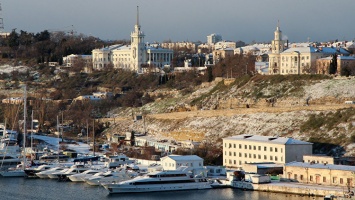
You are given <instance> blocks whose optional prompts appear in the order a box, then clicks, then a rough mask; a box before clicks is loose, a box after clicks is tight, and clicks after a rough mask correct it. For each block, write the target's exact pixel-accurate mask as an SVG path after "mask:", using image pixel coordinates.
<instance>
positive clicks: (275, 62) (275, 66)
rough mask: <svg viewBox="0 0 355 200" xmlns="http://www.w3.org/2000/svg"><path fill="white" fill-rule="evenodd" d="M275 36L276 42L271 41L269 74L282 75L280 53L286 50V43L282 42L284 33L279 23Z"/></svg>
mask: <svg viewBox="0 0 355 200" xmlns="http://www.w3.org/2000/svg"><path fill="white" fill-rule="evenodd" d="M274 36H275V37H274V40H272V41H271V53H270V54H269V74H280V67H281V55H280V53H282V52H283V51H284V50H285V41H283V40H282V31H281V30H280V25H279V23H277V27H276V30H275V32H274Z"/></svg>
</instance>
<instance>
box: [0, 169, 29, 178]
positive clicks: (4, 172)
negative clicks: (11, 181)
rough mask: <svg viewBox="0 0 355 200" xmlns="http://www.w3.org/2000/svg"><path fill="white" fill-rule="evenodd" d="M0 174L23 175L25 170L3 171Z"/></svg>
mask: <svg viewBox="0 0 355 200" xmlns="http://www.w3.org/2000/svg"><path fill="white" fill-rule="evenodd" d="M0 175H1V176H3V177H25V176H26V173H25V171H22V170H18V171H3V172H0Z"/></svg>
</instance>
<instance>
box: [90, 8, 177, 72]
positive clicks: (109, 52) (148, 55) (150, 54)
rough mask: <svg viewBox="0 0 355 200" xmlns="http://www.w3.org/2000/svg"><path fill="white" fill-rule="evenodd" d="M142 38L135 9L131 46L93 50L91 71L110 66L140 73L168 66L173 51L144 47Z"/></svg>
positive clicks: (115, 46) (114, 46)
mask: <svg viewBox="0 0 355 200" xmlns="http://www.w3.org/2000/svg"><path fill="white" fill-rule="evenodd" d="M144 37H145V35H144V32H143V31H142V30H141V26H140V24H139V16H138V7H137V23H136V25H135V26H134V31H133V32H132V33H131V45H113V46H110V47H106V48H102V49H94V50H93V51H92V59H93V69H95V70H102V69H104V68H106V67H107V66H109V65H112V66H113V67H114V68H122V69H128V70H132V71H136V72H138V73H142V72H144V70H143V68H144V67H145V66H153V67H156V68H162V67H164V66H166V65H170V63H171V61H172V59H173V50H170V49H163V48H160V47H157V46H149V45H146V44H145V43H144Z"/></svg>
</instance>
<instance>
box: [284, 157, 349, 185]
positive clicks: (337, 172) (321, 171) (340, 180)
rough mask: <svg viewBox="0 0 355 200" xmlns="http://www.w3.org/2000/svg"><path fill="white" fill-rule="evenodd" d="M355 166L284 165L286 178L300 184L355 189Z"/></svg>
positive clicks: (297, 163) (296, 163)
mask: <svg viewBox="0 0 355 200" xmlns="http://www.w3.org/2000/svg"><path fill="white" fill-rule="evenodd" d="M354 174H355V166H346V165H332V164H326V163H324V164H313V163H306V162H291V163H287V164H285V165H284V178H286V179H289V180H293V181H297V182H300V183H308V184H317V185H329V186H344V187H354Z"/></svg>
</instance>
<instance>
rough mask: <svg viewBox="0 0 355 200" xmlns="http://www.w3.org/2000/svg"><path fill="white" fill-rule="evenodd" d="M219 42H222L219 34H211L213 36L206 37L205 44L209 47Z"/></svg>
mask: <svg viewBox="0 0 355 200" xmlns="http://www.w3.org/2000/svg"><path fill="white" fill-rule="evenodd" d="M219 41H222V36H221V35H219V34H216V33H213V34H211V35H208V36H207V44H209V45H211V44H215V43H217V42H219Z"/></svg>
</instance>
